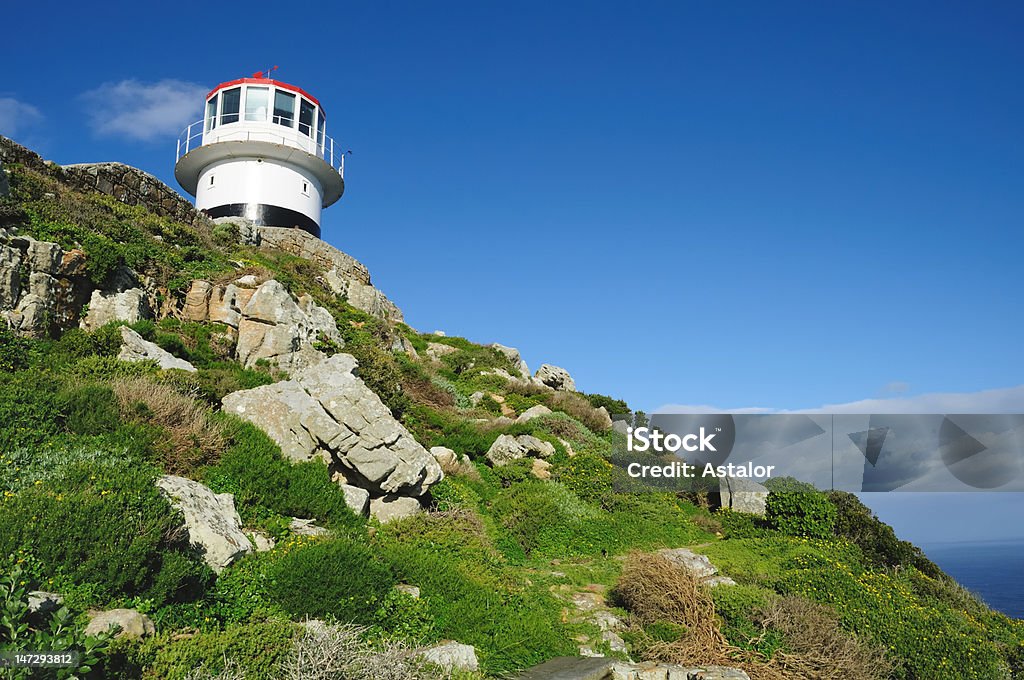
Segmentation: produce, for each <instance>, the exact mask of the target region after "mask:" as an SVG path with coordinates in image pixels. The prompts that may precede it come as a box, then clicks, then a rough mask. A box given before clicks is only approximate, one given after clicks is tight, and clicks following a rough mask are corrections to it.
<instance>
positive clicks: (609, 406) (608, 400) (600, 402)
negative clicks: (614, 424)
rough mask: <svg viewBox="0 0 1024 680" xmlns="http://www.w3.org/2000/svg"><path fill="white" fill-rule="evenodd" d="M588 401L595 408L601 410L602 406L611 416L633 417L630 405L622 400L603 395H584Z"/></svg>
mask: <svg viewBox="0 0 1024 680" xmlns="http://www.w3.org/2000/svg"><path fill="white" fill-rule="evenodd" d="M583 396H584V397H586V399H587V401H589V402H590V405H591V406H593V407H594V408H601V407H602V406H603V407H604V408H605V409H606V410H607V411H608V415H610V416H630V417H632V415H633V411H632V410H631V409H630V408H629V405H628V404H627V403H626V402H624V401H623V400H621V399H615V398H613V397H608V396H605V395H603V394H584V395H583Z"/></svg>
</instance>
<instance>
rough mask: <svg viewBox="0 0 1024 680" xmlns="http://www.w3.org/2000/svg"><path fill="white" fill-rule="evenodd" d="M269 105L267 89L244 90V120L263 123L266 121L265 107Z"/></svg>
mask: <svg viewBox="0 0 1024 680" xmlns="http://www.w3.org/2000/svg"><path fill="white" fill-rule="evenodd" d="M269 103H270V90H269V89H268V88H266V87H247V88H245V119H246V120H253V121H257V122H260V123H265V122H266V121H267V107H268V105H269Z"/></svg>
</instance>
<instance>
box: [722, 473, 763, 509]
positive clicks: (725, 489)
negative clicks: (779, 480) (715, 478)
mask: <svg viewBox="0 0 1024 680" xmlns="http://www.w3.org/2000/svg"><path fill="white" fill-rule="evenodd" d="M718 491H719V494H720V496H721V499H722V507H723V508H729V509H730V510H733V511H734V512H746V513H749V514H752V515H758V516H760V517H764V513H765V505H766V504H767V502H768V489H767V488H765V486H764V485H762V484H758V483H757V482H755V481H754V480H752V479H744V478H740V477H723V478H722V479H721V480H720V481H719V483H718Z"/></svg>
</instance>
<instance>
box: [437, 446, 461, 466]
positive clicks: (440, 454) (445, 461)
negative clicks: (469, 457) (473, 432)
mask: <svg viewBox="0 0 1024 680" xmlns="http://www.w3.org/2000/svg"><path fill="white" fill-rule="evenodd" d="M430 455H431V456H433V457H434V460H436V461H437V464H438V465H440V466H441V469H442V470H447V469H450V468H453V467H455V466H457V465H458V464H459V457H458V455H457V454H456V453H455V451H453V450H452V449H449V448H448V447H447V446H432V447H430Z"/></svg>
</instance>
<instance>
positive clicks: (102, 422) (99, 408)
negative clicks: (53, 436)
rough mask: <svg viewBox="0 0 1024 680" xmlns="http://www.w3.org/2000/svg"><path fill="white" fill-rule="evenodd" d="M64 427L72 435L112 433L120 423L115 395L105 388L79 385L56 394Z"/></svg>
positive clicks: (118, 407)
mask: <svg viewBox="0 0 1024 680" xmlns="http://www.w3.org/2000/svg"><path fill="white" fill-rule="evenodd" d="M57 402H58V403H59V404H60V409H61V411H62V412H63V415H64V423H65V426H66V427H67V428H68V430H70V431H71V432H73V433H75V434H85V435H95V434H104V433H106V432H113V431H114V430H116V429H117V426H118V425H119V424H120V422H121V409H120V406H119V405H118V401H117V395H115V394H114V391H113V390H112V389H110V388H109V387H107V386H105V385H83V386H81V387H74V388H71V389H68V390H65V391H63V392H61V393H60V394H58V395H57Z"/></svg>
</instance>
